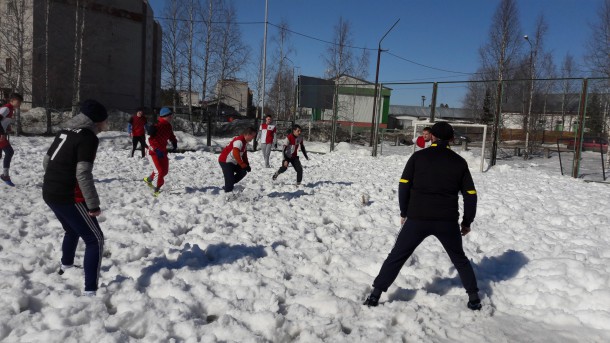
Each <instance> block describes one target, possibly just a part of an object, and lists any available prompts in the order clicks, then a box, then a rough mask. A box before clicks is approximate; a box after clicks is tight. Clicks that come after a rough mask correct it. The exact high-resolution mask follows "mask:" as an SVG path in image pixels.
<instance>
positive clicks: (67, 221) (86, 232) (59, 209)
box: [47, 203, 104, 291]
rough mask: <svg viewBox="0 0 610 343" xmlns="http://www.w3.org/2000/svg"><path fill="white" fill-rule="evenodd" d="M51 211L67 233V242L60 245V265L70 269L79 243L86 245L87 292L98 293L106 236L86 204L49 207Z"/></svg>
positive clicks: (65, 235) (51, 205) (65, 236)
mask: <svg viewBox="0 0 610 343" xmlns="http://www.w3.org/2000/svg"><path fill="white" fill-rule="evenodd" d="M47 205H49V207H50V208H51V210H53V212H54V213H55V216H57V219H58V220H59V222H60V223H61V225H62V226H63V228H64V230H65V234H64V241H63V244H62V245H61V250H62V256H61V264H63V265H66V266H71V265H73V264H74V254H75V253H76V247H77V245H78V239H79V238H82V239H83V241H84V242H85V261H84V266H83V268H84V270H85V291H97V284H98V280H99V275H100V266H101V264H102V253H103V252H104V234H103V233H102V229H101V228H100V224H99V223H98V222H97V219H96V218H95V217H91V216H89V213H88V209H87V207H86V206H85V204H84V203H76V204H50V203H47Z"/></svg>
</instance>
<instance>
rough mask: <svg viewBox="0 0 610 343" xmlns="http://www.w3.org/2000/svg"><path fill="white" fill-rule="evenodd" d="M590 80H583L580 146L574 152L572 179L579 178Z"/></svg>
mask: <svg viewBox="0 0 610 343" xmlns="http://www.w3.org/2000/svg"><path fill="white" fill-rule="evenodd" d="M588 81H589V80H588V79H587V78H584V79H582V91H581V93H580V104H579V106H578V130H577V131H576V139H578V142H579V143H578V146H577V147H576V149H575V151H574V161H573V163H572V166H573V169H572V177H574V178H578V172H579V170H580V155H581V153H582V138H583V134H584V132H585V130H584V129H585V116H586V113H587V86H588Z"/></svg>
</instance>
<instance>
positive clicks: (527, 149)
mask: <svg viewBox="0 0 610 343" xmlns="http://www.w3.org/2000/svg"><path fill="white" fill-rule="evenodd" d="M523 38H524V39H525V40H526V41H527V42H528V44H529V45H530V96H529V104H528V107H527V113H526V115H525V125H524V129H525V153H524V154H523V158H524V159H526V160H527V159H528V158H529V153H530V142H529V137H530V130H529V127H530V126H531V123H530V120H531V116H532V100H533V98H534V46H533V45H532V42H531V41H530V39H529V37H528V36H527V35H525V36H523Z"/></svg>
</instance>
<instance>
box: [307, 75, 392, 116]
mask: <svg viewBox="0 0 610 343" xmlns="http://www.w3.org/2000/svg"><path fill="white" fill-rule="evenodd" d="M332 81H334V82H335V83H336V84H338V95H337V101H338V104H339V106H338V108H337V115H338V122H339V124H341V125H352V124H353V125H354V126H362V127H367V126H368V127H370V126H371V122H372V119H373V102H374V98H375V84H374V83H371V82H369V81H366V80H362V79H359V78H356V77H353V76H349V75H341V76H339V77H337V78H335V79H332ZM391 94H392V89H390V88H388V87H383V89H382V90H381V107H380V108H381V111H380V113H377V114H376V115H379V114H380V115H381V117H380V118H379V119H380V127H382V128H385V127H386V126H387V123H388V114H389V109H390V96H391ZM377 105H379V104H377ZM312 112H313V120H324V121H330V120H332V116H333V110H332V109H327V110H322V109H313V110H312Z"/></svg>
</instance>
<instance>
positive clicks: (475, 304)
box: [467, 299, 483, 311]
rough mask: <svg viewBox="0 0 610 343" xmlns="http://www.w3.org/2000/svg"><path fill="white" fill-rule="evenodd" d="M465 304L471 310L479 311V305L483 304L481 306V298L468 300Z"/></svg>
mask: <svg viewBox="0 0 610 343" xmlns="http://www.w3.org/2000/svg"><path fill="white" fill-rule="evenodd" d="M467 305H468V308H469V309H471V310H473V311H479V310H481V307H483V306H481V300H479V299H476V300H470V301H469V302H468V304H467Z"/></svg>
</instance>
